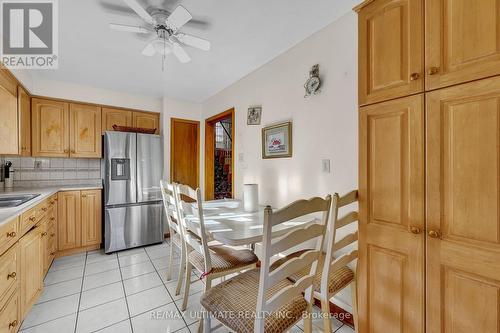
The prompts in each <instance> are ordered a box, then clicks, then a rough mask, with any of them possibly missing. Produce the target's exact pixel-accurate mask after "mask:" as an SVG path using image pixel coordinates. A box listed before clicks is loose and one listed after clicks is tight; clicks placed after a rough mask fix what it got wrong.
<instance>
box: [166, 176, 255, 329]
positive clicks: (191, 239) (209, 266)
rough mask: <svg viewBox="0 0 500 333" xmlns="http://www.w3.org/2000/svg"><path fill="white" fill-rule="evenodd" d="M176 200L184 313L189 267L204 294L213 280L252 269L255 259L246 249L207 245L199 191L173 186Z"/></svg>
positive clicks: (188, 282) (189, 276) (189, 273)
mask: <svg viewBox="0 0 500 333" xmlns="http://www.w3.org/2000/svg"><path fill="white" fill-rule="evenodd" d="M186 198H188V199H189V201H193V202H186V201H185V200H184V199H186ZM176 200H177V202H178V205H177V207H178V209H179V217H180V220H181V228H182V235H183V237H184V241H185V243H186V251H187V252H186V253H187V255H186V272H185V275H184V277H185V286H184V299H183V302H182V308H181V310H182V311H184V310H186V307H187V302H188V295H189V286H190V284H191V270H192V268H193V267H194V268H195V269H196V270H197V271H198V272H199V273H200V276H201V279H206V280H205V291H207V290H209V289H210V287H211V286H212V281H213V280H214V279H217V278H222V277H225V276H227V275H229V274H233V273H238V272H241V271H244V270H248V269H252V268H255V267H256V264H257V262H258V260H259V259H258V258H257V256H256V255H255V253H253V252H252V251H251V250H248V249H243V250H237V249H234V248H231V247H228V246H225V245H222V244H217V245H210V244H209V242H210V238H209V237H208V235H207V233H206V230H205V220H204V215H203V202H202V199H201V192H200V189H196V190H193V189H192V188H191V187H189V186H187V185H177V190H176ZM188 220H189V221H190V223H188ZM200 326H201V323H200Z"/></svg>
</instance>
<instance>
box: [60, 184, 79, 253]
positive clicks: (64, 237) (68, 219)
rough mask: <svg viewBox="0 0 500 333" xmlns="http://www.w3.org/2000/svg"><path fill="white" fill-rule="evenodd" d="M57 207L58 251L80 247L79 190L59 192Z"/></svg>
mask: <svg viewBox="0 0 500 333" xmlns="http://www.w3.org/2000/svg"><path fill="white" fill-rule="evenodd" d="M57 209H58V221H57V237H58V242H57V248H58V251H64V250H71V249H74V248H77V247H80V245H81V225H80V212H81V202H80V191H67V192H59V194H58V201H57Z"/></svg>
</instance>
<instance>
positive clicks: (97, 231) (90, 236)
mask: <svg viewBox="0 0 500 333" xmlns="http://www.w3.org/2000/svg"><path fill="white" fill-rule="evenodd" d="M81 199H82V213H81V219H82V246H90V245H98V244H101V237H102V236H101V235H102V232H101V229H102V223H101V220H102V217H101V214H102V209H101V206H102V203H101V191H100V190H89V191H82V195H81Z"/></svg>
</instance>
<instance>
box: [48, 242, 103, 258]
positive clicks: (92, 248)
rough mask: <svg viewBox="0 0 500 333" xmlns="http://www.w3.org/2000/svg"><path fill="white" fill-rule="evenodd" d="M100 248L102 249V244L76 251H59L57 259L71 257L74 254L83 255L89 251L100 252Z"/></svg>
mask: <svg viewBox="0 0 500 333" xmlns="http://www.w3.org/2000/svg"><path fill="white" fill-rule="evenodd" d="M100 248H101V244H97V245H90V246H84V247H78V248H76V249H69V250H63V251H57V253H56V258H60V257H65V256H69V255H72V254H77V253H82V252H87V251H93V250H98V249H100Z"/></svg>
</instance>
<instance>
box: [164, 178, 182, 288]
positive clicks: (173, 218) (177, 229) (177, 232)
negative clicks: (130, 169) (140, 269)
mask: <svg viewBox="0 0 500 333" xmlns="http://www.w3.org/2000/svg"><path fill="white" fill-rule="evenodd" d="M160 188H161V195H162V197H163V206H164V207H165V215H166V216H167V224H168V229H169V232H170V241H171V246H170V257H169V262H168V270H167V281H170V280H171V279H172V271H173V266H174V249H175V248H177V249H178V250H179V251H180V254H181V260H180V263H179V275H178V277H177V288H176V289H175V295H179V294H180V293H181V288H182V281H183V279H184V266H185V262H186V244H185V243H184V239H183V237H182V228H181V226H180V224H179V217H178V210H177V201H176V200H175V197H176V193H175V191H176V187H175V185H173V184H170V183H168V182H166V181H164V180H160Z"/></svg>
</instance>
